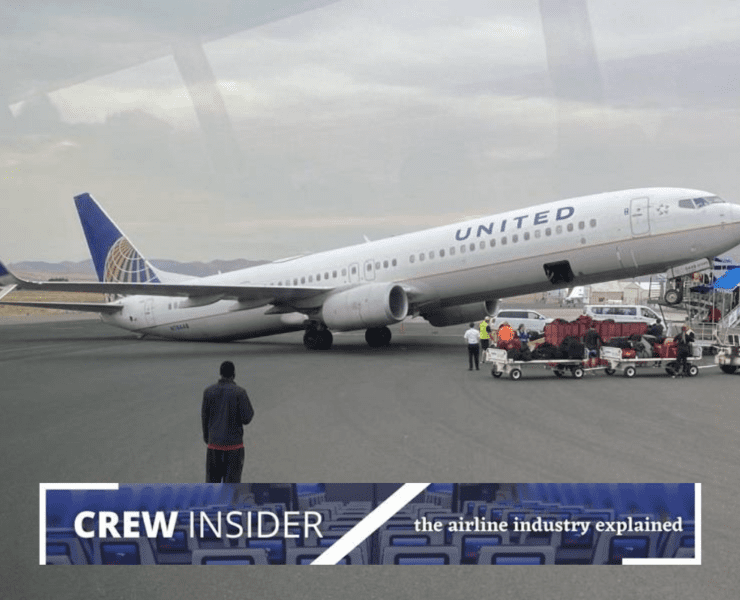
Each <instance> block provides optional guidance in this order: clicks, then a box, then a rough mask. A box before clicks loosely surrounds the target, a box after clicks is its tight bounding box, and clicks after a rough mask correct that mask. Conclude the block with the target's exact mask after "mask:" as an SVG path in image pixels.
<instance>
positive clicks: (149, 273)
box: [75, 193, 183, 283]
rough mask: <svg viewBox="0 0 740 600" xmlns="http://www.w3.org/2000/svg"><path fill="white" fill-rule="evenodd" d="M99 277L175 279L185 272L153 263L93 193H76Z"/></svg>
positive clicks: (115, 279) (105, 279) (136, 280)
mask: <svg viewBox="0 0 740 600" xmlns="http://www.w3.org/2000/svg"><path fill="white" fill-rule="evenodd" d="M75 206H76V207H77V214H78V215H79V217H80V222H81V223H82V229H83V231H84V232H85V238H86V239H87V245H88V247H89V249H90V254H91V255H92V260H93V264H94V266H95V271H96V273H97V274H98V280H100V281H102V282H120V283H162V282H176V281H180V280H182V279H183V276H181V275H177V274H175V273H166V272H165V271H160V270H159V269H157V268H156V267H154V266H153V265H152V264H151V263H150V262H149V261H148V260H146V259H145V258H144V257H143V256H142V255H141V253H140V252H139V251H138V250H137V249H136V248H135V247H134V245H133V244H132V243H131V241H130V240H129V239H128V238H127V237H126V236H125V235H124V234H123V233H122V232H121V230H120V229H119V228H118V227H117V226H116V224H115V223H114V222H113V220H112V219H111V218H110V217H109V216H108V215H107V214H106V212H105V211H104V210H103V208H102V207H101V206H100V205H99V204H98V203H97V202H96V201H95V200H94V199H93V197H92V196H90V194H87V193H85V194H80V195H79V196H75Z"/></svg>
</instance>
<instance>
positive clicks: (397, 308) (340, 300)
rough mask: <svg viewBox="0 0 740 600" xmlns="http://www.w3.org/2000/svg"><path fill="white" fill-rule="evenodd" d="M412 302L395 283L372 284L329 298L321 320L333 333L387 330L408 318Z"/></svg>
mask: <svg viewBox="0 0 740 600" xmlns="http://www.w3.org/2000/svg"><path fill="white" fill-rule="evenodd" d="M408 311H409V300H408V297H407V296H406V292H405V291H404V289H403V288H402V287H401V286H400V285H397V284H393V283H370V284H367V285H362V286H359V287H355V288H352V289H349V290H345V291H343V292H337V293H335V294H332V295H331V296H329V297H328V298H327V299H326V301H325V302H324V306H323V308H322V310H321V318H322V320H323V321H324V323H325V324H326V326H327V327H328V328H329V329H334V330H336V331H350V330H353V329H365V328H373V327H383V326H385V325H390V324H392V323H398V322H399V321H402V320H403V319H405V318H406V315H407V314H408Z"/></svg>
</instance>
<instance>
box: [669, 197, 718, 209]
mask: <svg viewBox="0 0 740 600" xmlns="http://www.w3.org/2000/svg"><path fill="white" fill-rule="evenodd" d="M723 202H724V200H722V198H720V197H719V196H707V197H705V198H694V199H693V200H679V201H678V206H680V207H681V208H704V207H705V206H709V205H710V204H722V203H723Z"/></svg>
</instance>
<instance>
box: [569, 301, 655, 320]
mask: <svg viewBox="0 0 740 600" xmlns="http://www.w3.org/2000/svg"><path fill="white" fill-rule="evenodd" d="M583 314H584V315H588V316H589V317H591V318H592V319H594V320H597V321H606V320H609V319H611V320H612V321H615V322H617V323H647V324H648V325H652V324H653V323H655V321H656V320H658V319H659V320H660V322H661V323H662V322H663V318H662V317H661V316H660V315H659V314H658V313H656V312H655V311H654V310H653V309H652V308H649V307H647V306H641V305H639V304H587V305H586V306H584V307H583Z"/></svg>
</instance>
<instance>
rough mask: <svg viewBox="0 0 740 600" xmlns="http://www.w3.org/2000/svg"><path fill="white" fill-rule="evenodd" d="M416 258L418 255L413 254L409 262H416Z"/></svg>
mask: <svg viewBox="0 0 740 600" xmlns="http://www.w3.org/2000/svg"><path fill="white" fill-rule="evenodd" d="M415 260H416V257H415V256H414V255H413V254H412V255H411V256H409V262H410V263H412V262H414V261H415Z"/></svg>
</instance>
